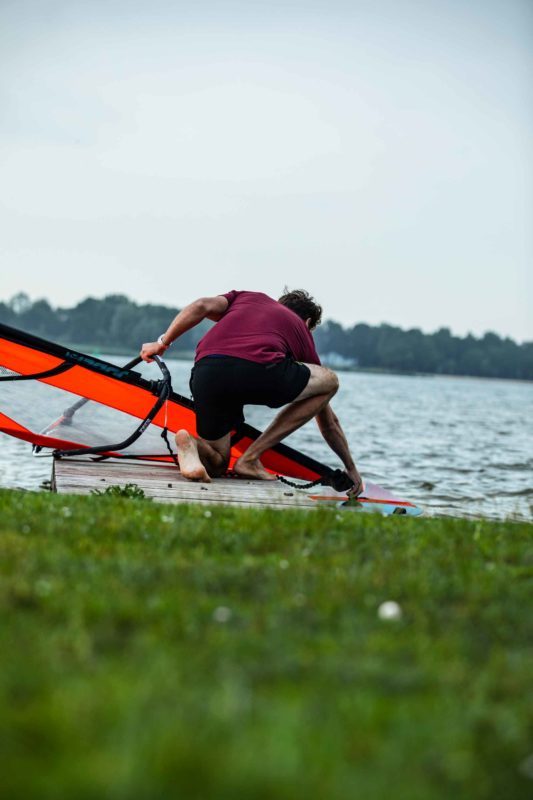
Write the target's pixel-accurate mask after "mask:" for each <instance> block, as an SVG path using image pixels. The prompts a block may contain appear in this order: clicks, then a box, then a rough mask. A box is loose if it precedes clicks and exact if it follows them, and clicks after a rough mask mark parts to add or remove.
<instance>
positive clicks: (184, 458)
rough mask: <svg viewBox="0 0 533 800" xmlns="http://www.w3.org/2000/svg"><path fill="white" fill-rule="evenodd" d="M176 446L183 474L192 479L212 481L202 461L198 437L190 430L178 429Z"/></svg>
mask: <svg viewBox="0 0 533 800" xmlns="http://www.w3.org/2000/svg"><path fill="white" fill-rule="evenodd" d="M176 447H177V448H178V460H179V462H180V470H181V474H182V475H183V477H184V478H188V479H189V480H190V481H202V482H203V483H211V478H210V477H209V475H208V474H207V470H206V468H205V467H204V465H203V464H202V462H201V461H200V456H199V455H198V445H197V444H196V439H195V438H194V437H193V436H191V434H190V433H189V432H188V431H185V430H182V431H178V432H177V434H176Z"/></svg>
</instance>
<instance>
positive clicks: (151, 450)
mask: <svg viewBox="0 0 533 800" xmlns="http://www.w3.org/2000/svg"><path fill="white" fill-rule="evenodd" d="M137 363H139V359H136V360H135V361H133V362H130V363H129V364H126V365H125V366H124V367H119V366H117V365H116V364H111V363H109V362H107V361H104V360H102V359H100V358H96V357H93V356H90V355H86V354H84V353H81V352H78V351H76V350H73V349H69V348H67V347H63V346H61V345H59V344H54V343H53V342H48V341H46V340H44V339H41V338H39V337H37V336H33V335H31V334H28V333H25V332H23V331H20V330H17V329H16V328H12V327H10V326H8V325H4V324H2V323H0V432H2V433H6V434H8V435H10V436H15V437H17V438H19V439H23V440H25V441H27V442H30V443H31V444H32V445H33V447H34V449H37V450H39V449H42V448H49V449H50V450H51V451H53V452H54V453H56V454H58V455H61V456H68V455H80V454H97V455H99V456H102V457H107V456H109V457H116V458H136V459H147V460H151V461H162V462H166V461H174V462H176V463H177V454H176V450H175V445H174V441H173V439H174V437H173V436H172V435H170V436H168V433H170V434H173V433H175V432H176V431H178V430H180V429H181V428H185V429H186V430H188V431H189V433H191V434H192V435H196V416H195V413H194V404H193V402H192V400H189V399H188V398H186V397H183V396H182V395H180V394H178V393H176V392H174V391H173V390H172V385H171V379H170V374H169V372H168V369H167V367H166V365H165V364H164V362H163V361H162V360H160V359H158V366H159V367H160V370H161V375H162V377H161V378H160V379H159V380H147V379H146V378H144V377H143V376H142V375H141V374H140V373H139V372H136V371H135V370H133V369H132V368H131V367H132V366H134V365H136V364H137ZM259 435H260V431H258V430H257V429H256V428H253V427H252V426H251V425H248V424H247V423H243V424H242V425H240V426H239V427H238V428H237V429H236V430H235V431H233V432H232V439H231V445H232V446H231V459H230V464H229V467H230V469H231V467H232V466H233V464H234V463H235V461H236V460H237V459H238V458H239V456H241V455H242V453H244V452H245V450H246V449H247V448H248V447H249V446H250V444H251V443H252V442H253V441H255V439H257V437H258V436H259ZM261 461H262V462H263V464H264V466H265V467H266V468H267V469H268V470H270V471H271V472H273V473H276V474H278V475H282V476H286V477H288V478H296V479H300V480H304V481H320V482H321V483H323V484H324V485H330V486H334V487H335V488H336V489H337V490H339V491H343V490H346V489H347V488H349V486H350V485H351V483H350V481H349V479H348V477H347V476H346V474H345V473H343V472H342V471H341V470H334V469H332V468H331V467H329V466H327V465H326V464H322V463H320V462H319V461H316V460H315V459H313V458H310V457H309V456H307V455H305V454H304V453H301V452H299V451H298V450H295V449H294V448H292V447H289V446H287V445H285V444H278V445H276V446H275V447H273V448H271V449H270V450H268V451H267V452H266V453H264V454H263V456H262V457H261Z"/></svg>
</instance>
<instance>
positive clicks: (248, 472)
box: [233, 454, 277, 481]
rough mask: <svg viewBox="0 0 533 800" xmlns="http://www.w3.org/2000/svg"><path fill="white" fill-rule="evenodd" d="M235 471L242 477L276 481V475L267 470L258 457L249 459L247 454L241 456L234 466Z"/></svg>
mask: <svg viewBox="0 0 533 800" xmlns="http://www.w3.org/2000/svg"><path fill="white" fill-rule="evenodd" d="M233 471H234V472H236V473H237V475H240V476H241V477H242V478H254V479H255V480H259V481H275V480H277V478H276V476H275V475H272V473H271V472H267V471H266V469H265V468H264V466H263V465H262V464H261V462H260V461H259V459H258V458H254V459H247V458H246V454H245V455H244V456H241V457H240V458H239V459H238V460H237V461H236V462H235V466H234V467H233Z"/></svg>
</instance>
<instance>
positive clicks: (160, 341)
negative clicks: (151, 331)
mask: <svg viewBox="0 0 533 800" xmlns="http://www.w3.org/2000/svg"><path fill="white" fill-rule="evenodd" d="M164 337H165V334H164V333H162V334H161V336H160V337H159V339H158V340H157V344H161V345H163V347H170V345H168V344H167V343H166V342H165V338H164Z"/></svg>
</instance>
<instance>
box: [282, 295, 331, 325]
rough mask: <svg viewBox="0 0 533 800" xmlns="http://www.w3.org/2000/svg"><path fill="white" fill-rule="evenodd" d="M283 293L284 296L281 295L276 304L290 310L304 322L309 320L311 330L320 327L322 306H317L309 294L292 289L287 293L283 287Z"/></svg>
mask: <svg viewBox="0 0 533 800" xmlns="http://www.w3.org/2000/svg"><path fill="white" fill-rule="evenodd" d="M283 291H284V294H282V295H281V297H280V298H279V299H278V303H281V305H283V306H287V308H290V309H291V311H294V312H295V314H298V316H299V317H301V319H303V321H304V322H305V321H306V320H307V319H310V320H311V329H312V328H316V326H317V325H320V321H321V319H322V306H319V305H318V303H317V302H316V301H315V299H314V297H311V295H310V294H309V292H306V291H305V289H294V290H293V291H292V292H289V290H288V288H287V287H285V289H284V290H283Z"/></svg>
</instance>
